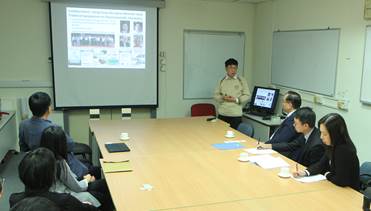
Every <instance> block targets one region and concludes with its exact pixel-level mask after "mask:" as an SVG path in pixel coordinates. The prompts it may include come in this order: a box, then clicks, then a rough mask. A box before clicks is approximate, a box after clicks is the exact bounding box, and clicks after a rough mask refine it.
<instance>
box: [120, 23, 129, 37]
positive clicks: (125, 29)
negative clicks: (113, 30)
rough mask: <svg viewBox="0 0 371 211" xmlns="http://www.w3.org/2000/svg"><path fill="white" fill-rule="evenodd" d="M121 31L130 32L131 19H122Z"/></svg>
mask: <svg viewBox="0 0 371 211" xmlns="http://www.w3.org/2000/svg"><path fill="white" fill-rule="evenodd" d="M120 32H121V33H123V34H128V33H130V21H120Z"/></svg>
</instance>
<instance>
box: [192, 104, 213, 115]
mask: <svg viewBox="0 0 371 211" xmlns="http://www.w3.org/2000/svg"><path fill="white" fill-rule="evenodd" d="M191 116H216V111H215V106H214V105H213V104H211V103H198V104H193V105H192V107H191Z"/></svg>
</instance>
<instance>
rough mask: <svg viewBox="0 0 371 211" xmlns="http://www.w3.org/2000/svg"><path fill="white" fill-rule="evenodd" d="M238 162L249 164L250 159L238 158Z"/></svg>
mask: <svg viewBox="0 0 371 211" xmlns="http://www.w3.org/2000/svg"><path fill="white" fill-rule="evenodd" d="M238 160H239V161H241V162H247V161H249V157H246V158H241V157H238Z"/></svg>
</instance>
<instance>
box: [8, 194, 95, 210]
mask: <svg viewBox="0 0 371 211" xmlns="http://www.w3.org/2000/svg"><path fill="white" fill-rule="evenodd" d="M34 196H40V197H45V198H47V199H49V200H50V201H52V202H54V203H55V204H56V205H57V206H58V207H60V208H61V210H66V211H67V210H68V211H98V209H97V208H95V207H94V206H91V205H88V204H84V203H81V202H80V201H79V200H77V199H76V198H75V197H73V196H71V195H70V194H66V193H53V192H33V193H25V192H22V193H13V194H12V195H10V198H9V204H10V207H13V206H14V205H15V204H16V203H17V202H19V201H21V200H22V199H24V198H27V197H34Z"/></svg>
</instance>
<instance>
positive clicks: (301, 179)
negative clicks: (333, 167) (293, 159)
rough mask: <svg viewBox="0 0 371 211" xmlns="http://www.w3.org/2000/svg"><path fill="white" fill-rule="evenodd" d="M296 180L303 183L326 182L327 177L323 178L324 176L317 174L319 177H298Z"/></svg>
mask: <svg viewBox="0 0 371 211" xmlns="http://www.w3.org/2000/svg"><path fill="white" fill-rule="evenodd" d="M294 179H295V180H296V181H299V182H303V183H311V182H319V181H322V180H326V177H325V176H323V175H322V174H317V175H314V176H308V177H298V178H295V177H294Z"/></svg>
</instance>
